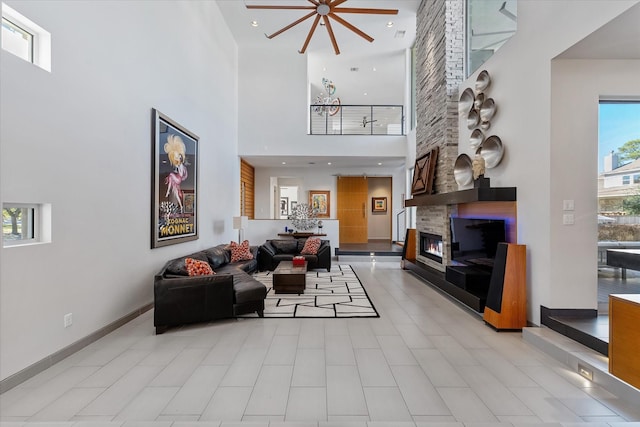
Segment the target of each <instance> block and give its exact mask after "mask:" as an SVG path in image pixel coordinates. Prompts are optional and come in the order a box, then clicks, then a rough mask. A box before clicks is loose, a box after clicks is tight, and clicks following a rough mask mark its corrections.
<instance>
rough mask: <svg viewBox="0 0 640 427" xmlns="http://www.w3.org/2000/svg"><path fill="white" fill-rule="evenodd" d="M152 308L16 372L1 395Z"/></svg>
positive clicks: (2, 386)
mask: <svg viewBox="0 0 640 427" xmlns="http://www.w3.org/2000/svg"><path fill="white" fill-rule="evenodd" d="M152 308H153V302H150V303H148V304H145V305H144V306H142V307H140V308H138V309H137V310H134V311H132V312H131V313H129V314H127V315H125V316H123V317H121V318H120V319H118V320H116V321H114V322H112V323H110V324H108V325H107V326H105V327H103V328H100V329H98V330H97V331H95V332H94V333H92V334H90V335H87V336H86V337H84V338H81V339H79V340H78V341H76V342H74V343H73V344H70V345H68V346H66V347H65V348H63V349H61V350H58V351H56V352H55V353H53V354H50V355H49V356H47V357H45V358H44V359H42V360H39V361H37V362H35V363H34V364H32V365H31V366H27V367H26V368H24V369H23V370H21V371H19V372H16V373H15V374H13V375H11V376H9V377H7V378H5V379H4V380H2V381H0V394H2V393H4V392H6V391H9V390H11V389H12V388H14V387H16V386H17V385H19V384H22V383H23V382H25V381H26V380H28V379H29V378H32V377H34V376H36V375H37V374H39V373H40V372H42V371H44V370H45V369H48V368H50V367H52V366H53V365H55V364H56V363H58V362H60V361H61V360H63V359H65V358H67V357H69V356H71V355H72V354H74V353H76V352H77V351H79V350H82V349H83V348H85V347H86V346H88V345H89V344H91V343H93V342H95V341H97V340H99V339H100V338H102V337H104V336H105V335H107V334H109V333H111V332H113V331H115V330H116V329H118V328H119V327H121V326H122V325H124V324H126V323H128V322H130V321H132V320H133V319H135V318H136V317H138V316H140V315H142V314H143V313H146V312H147V311H149V310H151V309H152Z"/></svg>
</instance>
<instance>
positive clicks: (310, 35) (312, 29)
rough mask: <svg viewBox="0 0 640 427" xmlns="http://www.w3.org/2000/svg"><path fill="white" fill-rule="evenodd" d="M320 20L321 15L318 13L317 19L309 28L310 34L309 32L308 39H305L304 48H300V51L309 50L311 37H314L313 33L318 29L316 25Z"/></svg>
mask: <svg viewBox="0 0 640 427" xmlns="http://www.w3.org/2000/svg"><path fill="white" fill-rule="evenodd" d="M318 22H320V15H316V19H315V20H314V21H313V25H312V26H311V29H310V30H309V34H307V39H306V40H305V41H304V44H303V45H302V49H300V50H299V51H298V52H300V53H304V52H305V51H306V50H307V46H309V42H310V41H311V37H313V33H314V32H315V31H316V27H317V26H318Z"/></svg>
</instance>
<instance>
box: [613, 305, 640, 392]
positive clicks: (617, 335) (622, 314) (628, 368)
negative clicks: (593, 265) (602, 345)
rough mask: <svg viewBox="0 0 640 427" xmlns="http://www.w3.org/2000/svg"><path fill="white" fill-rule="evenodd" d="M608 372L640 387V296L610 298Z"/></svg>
mask: <svg viewBox="0 0 640 427" xmlns="http://www.w3.org/2000/svg"><path fill="white" fill-rule="evenodd" d="M609 372H611V374H613V375H615V376H616V377H618V378H620V379H621V380H623V381H624V382H627V383H629V384H631V385H632V386H634V387H636V388H640V295H638V294H625V295H621V294H612V295H609Z"/></svg>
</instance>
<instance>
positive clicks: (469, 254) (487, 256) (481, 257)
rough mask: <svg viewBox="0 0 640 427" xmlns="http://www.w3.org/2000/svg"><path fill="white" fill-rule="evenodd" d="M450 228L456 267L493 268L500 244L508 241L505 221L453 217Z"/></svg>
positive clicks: (452, 254) (452, 256) (452, 257)
mask: <svg viewBox="0 0 640 427" xmlns="http://www.w3.org/2000/svg"><path fill="white" fill-rule="evenodd" d="M450 226H451V261H453V264H454V265H456V264H457V265H474V266H479V267H486V268H488V269H491V268H493V261H494V258H495V256H496V249H497V247H498V243H500V242H505V241H506V230H505V228H506V227H505V221H504V220H502V219H481V218H453V217H452V218H451V223H450Z"/></svg>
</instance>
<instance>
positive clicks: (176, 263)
mask: <svg viewBox="0 0 640 427" xmlns="http://www.w3.org/2000/svg"><path fill="white" fill-rule="evenodd" d="M187 258H193V259H195V260H198V261H205V262H206V261H208V259H207V254H205V253H204V252H203V251H202V252H196V253H193V254H191V255H186V256H183V257H180V258H176V259H174V260H172V261H170V262H169V264H168V265H167V268H166V271H165V273H166V274H169V275H174V276H188V275H189V273H188V272H187V266H186V264H185V260H186V259H187Z"/></svg>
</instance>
